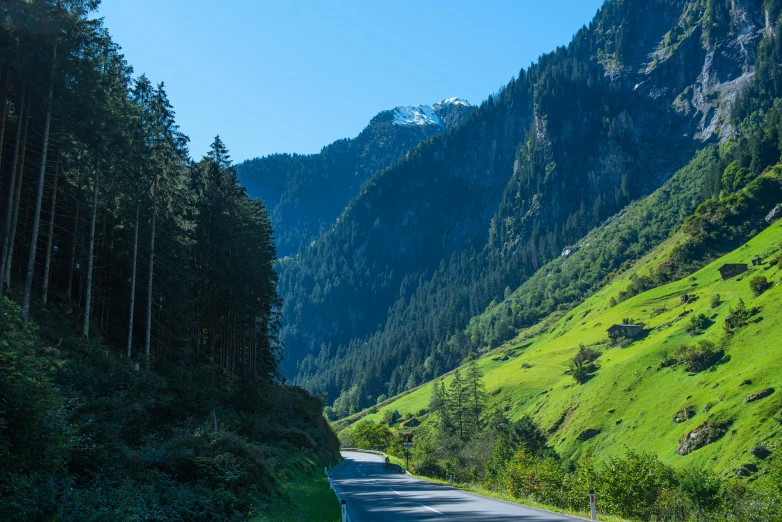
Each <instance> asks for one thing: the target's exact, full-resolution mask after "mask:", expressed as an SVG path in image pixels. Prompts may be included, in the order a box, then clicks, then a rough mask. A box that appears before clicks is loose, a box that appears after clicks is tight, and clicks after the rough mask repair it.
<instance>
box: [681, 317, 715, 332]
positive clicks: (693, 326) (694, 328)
mask: <svg viewBox="0 0 782 522" xmlns="http://www.w3.org/2000/svg"><path fill="white" fill-rule="evenodd" d="M709 326H711V321H710V320H709V318H708V317H706V316H705V315H704V314H698V315H693V316H691V317H690V322H689V324H687V326H686V327H685V328H684V331H686V332H687V333H688V334H690V335H700V334H702V333H703V331H704V330H706V328H708V327H709Z"/></svg>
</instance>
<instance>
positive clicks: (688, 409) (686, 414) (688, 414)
mask: <svg viewBox="0 0 782 522" xmlns="http://www.w3.org/2000/svg"><path fill="white" fill-rule="evenodd" d="M694 416H695V406H685V407H684V408H682V409H681V410H679V411H677V412H676V413H675V414H674V415H673V422H676V423H679V422H686V421H688V420H690V419H692V418H693V417H694Z"/></svg>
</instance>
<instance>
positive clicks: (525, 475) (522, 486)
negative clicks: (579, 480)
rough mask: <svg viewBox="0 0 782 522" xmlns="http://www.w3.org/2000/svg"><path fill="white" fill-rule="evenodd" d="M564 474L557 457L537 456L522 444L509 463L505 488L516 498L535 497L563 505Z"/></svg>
mask: <svg viewBox="0 0 782 522" xmlns="http://www.w3.org/2000/svg"><path fill="white" fill-rule="evenodd" d="M564 475H565V474H564V472H563V471H562V468H561V467H560V466H559V463H558V462H557V461H556V460H555V459H553V458H551V457H548V458H544V459H541V458H538V457H535V456H534V455H533V454H532V453H530V452H529V451H527V449H526V448H524V447H523V446H522V447H521V448H520V449H519V450H518V451H517V452H516V453H515V454H514V455H513V458H511V460H510V462H509V463H508V467H507V471H506V473H505V480H504V482H505V489H506V491H507V492H508V494H509V495H511V496H513V497H516V498H533V499H535V500H538V501H540V502H545V503H549V504H555V505H561V504H562V503H563V501H564V495H563V489H562V483H563V481H564Z"/></svg>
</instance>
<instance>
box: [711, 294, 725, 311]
mask: <svg viewBox="0 0 782 522" xmlns="http://www.w3.org/2000/svg"><path fill="white" fill-rule="evenodd" d="M720 304H722V299H721V298H720V294H714V295H713V296H711V307H712V308H717V307H718V306H719V305H720Z"/></svg>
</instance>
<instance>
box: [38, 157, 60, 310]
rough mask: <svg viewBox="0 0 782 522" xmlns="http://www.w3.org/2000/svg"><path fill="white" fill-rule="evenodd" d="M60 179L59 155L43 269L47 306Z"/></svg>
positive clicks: (42, 294) (55, 170)
mask: <svg viewBox="0 0 782 522" xmlns="http://www.w3.org/2000/svg"><path fill="white" fill-rule="evenodd" d="M59 179H60V155H59V154H58V155H57V165H56V166H55V167H54V190H53V191H52V207H51V211H50V212H49V216H50V217H49V238H48V242H47V243H46V261H45V262H44V269H43V291H42V292H41V300H42V301H43V304H44V306H46V303H47V301H48V300H49V273H50V271H51V267H52V248H53V247H54V215H55V211H56V209H57V181H59Z"/></svg>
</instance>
